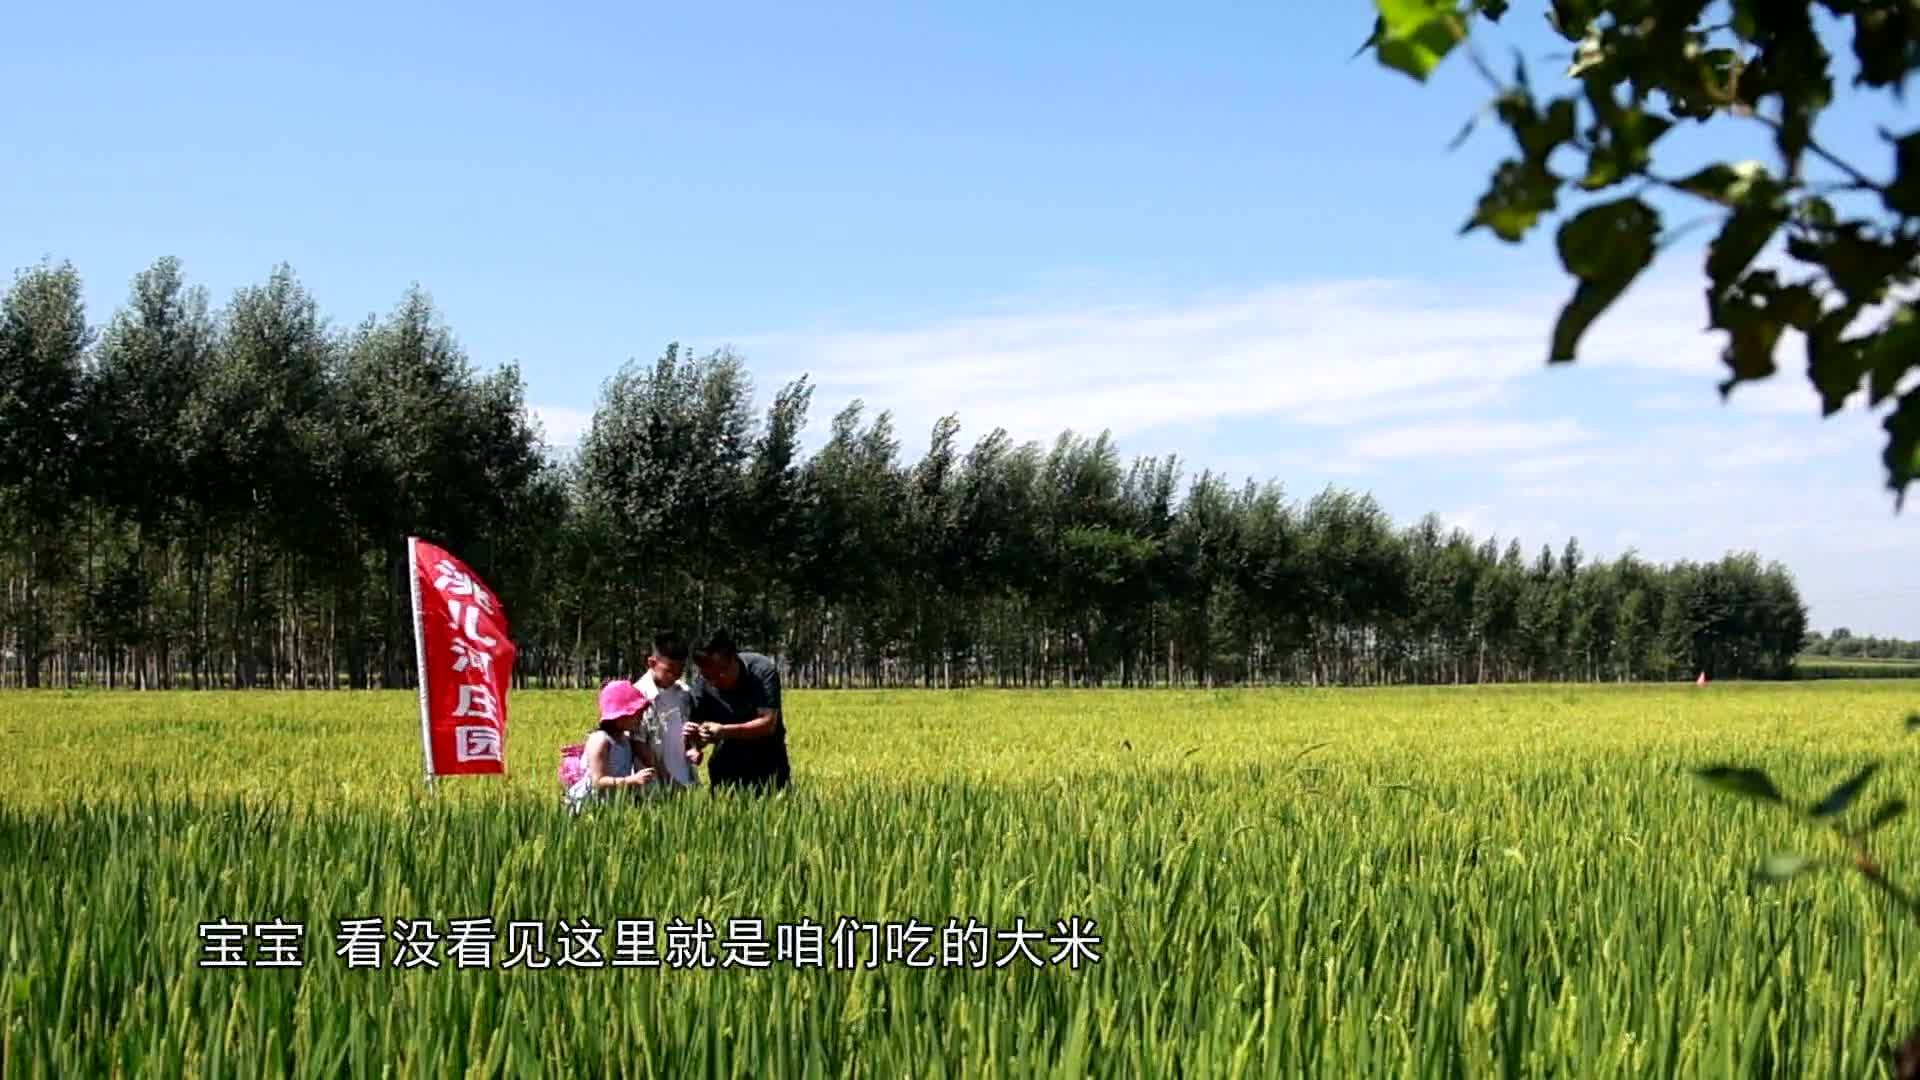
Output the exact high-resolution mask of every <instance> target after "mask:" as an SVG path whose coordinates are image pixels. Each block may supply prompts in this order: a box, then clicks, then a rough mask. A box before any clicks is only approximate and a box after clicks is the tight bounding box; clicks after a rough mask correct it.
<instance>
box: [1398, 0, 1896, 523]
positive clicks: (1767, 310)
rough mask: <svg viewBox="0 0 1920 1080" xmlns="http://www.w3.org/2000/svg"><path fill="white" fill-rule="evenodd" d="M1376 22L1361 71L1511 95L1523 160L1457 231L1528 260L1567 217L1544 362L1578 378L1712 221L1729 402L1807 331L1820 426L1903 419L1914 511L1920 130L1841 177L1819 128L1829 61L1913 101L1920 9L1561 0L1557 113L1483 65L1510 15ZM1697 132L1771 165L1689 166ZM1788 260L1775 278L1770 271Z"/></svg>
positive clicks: (1404, 9) (1496, 0)
mask: <svg viewBox="0 0 1920 1080" xmlns="http://www.w3.org/2000/svg"><path fill="white" fill-rule="evenodd" d="M1375 6H1376V8H1377V9H1378V16H1377V18H1376V21H1375V25H1374V31H1373V35H1372V36H1371V37H1370V38H1369V39H1368V41H1367V45H1366V46H1365V47H1363V49H1362V51H1363V52H1364V51H1365V50H1366V48H1371V49H1372V50H1373V52H1374V55H1375V56H1376V58H1377V59H1378V60H1379V62H1380V63H1382V64H1384V65H1386V66H1387V67H1390V68H1392V69H1394V70H1396V71H1399V72H1403V73H1405V74H1406V75H1408V76H1410V77H1412V78H1414V79H1417V80H1422V81H1424V80H1425V79H1426V78H1427V77H1428V76H1429V75H1430V74H1431V73H1432V72H1433V70H1434V69H1435V67H1436V66H1437V65H1438V64H1439V63H1440V62H1441V61H1442V60H1443V59H1444V58H1445V57H1446V56H1447V55H1448V54H1449V53H1451V52H1453V51H1455V50H1456V49H1463V50H1464V51H1466V52H1467V53H1468V54H1469V57H1470V59H1471V60H1472V62H1473V63H1474V64H1475V65H1476V66H1477V67H1478V68H1479V69H1480V71H1481V72H1482V73H1483V74H1484V75H1485V76H1486V78H1487V79H1488V80H1489V81H1490V82H1491V83H1493V84H1494V86H1495V88H1496V96H1495V98H1494V100H1493V101H1492V102H1491V103H1490V104H1489V106H1488V109H1487V110H1486V111H1487V112H1489V113H1491V114H1492V115H1493V116H1495V117H1497V118H1498V120H1499V122H1500V123H1501V124H1502V125H1503V126H1505V128H1506V129H1507V130H1508V131H1509V132H1511V134H1512V135H1513V138H1514V142H1515V149H1514V153H1513V155H1512V156H1511V157H1509V158H1507V159H1506V160H1505V161H1504V162H1503V163H1502V164H1501V165H1500V166H1499V167H1498V169H1497V170H1496V171H1495V172H1494V174H1493V176H1492V179H1491V182H1490V184H1489V186H1488V188H1487V191H1486V194H1485V195H1484V196H1482V198H1481V199H1480V202H1479V205H1478V206H1477V207H1476V208H1475V209H1474V211H1473V213H1472V215H1471V217H1470V218H1469V219H1468V221H1467V223H1466V226H1465V227H1464V229H1463V230H1462V231H1463V232H1472V231H1474V230H1477V229H1485V230H1487V231H1488V232H1490V233H1492V234H1493V235H1495V236H1497V237H1499V238H1500V239H1502V240H1504V241H1508V242H1518V241H1520V240H1521V239H1522V238H1524V237H1525V236H1526V235H1527V234H1528V233H1530V232H1531V231H1532V230H1533V229H1534V228H1536V227H1537V226H1538V225H1539V224H1540V223H1541V221H1542V219H1543V218H1545V217H1547V216H1548V215H1552V214H1554V213H1556V212H1563V218H1562V220H1561V222H1560V224H1559V226H1558V229H1557V232H1556V237H1555V239H1556V243H1557V246H1558V250H1559V254H1560V261H1561V264H1562V265H1563V266H1564V268H1565V269H1566V271H1567V273H1568V274H1569V275H1570V276H1571V277H1572V278H1573V280H1574V289H1573V293H1572V295H1571V297H1570V298H1569V299H1568V301H1567V303H1566V305H1565V306H1564V307H1563V308H1562V310H1561V312H1560V316H1559V320H1558V322H1557V324H1556V326H1555V327H1554V331H1553V335H1552V342H1551V345H1550V348H1549V352H1548V359H1549V360H1550V362H1552V363H1565V362H1570V361H1572V360H1574V359H1575V357H1576V356H1577V354H1578V351H1579V344H1580V339H1581V337H1582V336H1583V335H1584V334H1585V332H1586V331H1587V329H1588V328H1589V327H1590V326H1591V325H1592V324H1593V323H1594V321H1595V320H1596V319H1597V318H1599V317H1600V316H1601V315H1602V314H1603V313H1604V312H1605V311H1606V310H1607V309H1608V307H1609V306H1611V305H1612V304H1613V303H1614V301H1616V300H1617V299H1619V297H1620V296H1621V294H1622V293H1623V292H1625V291H1626V289H1627V288H1628V286H1630V285H1631V284H1632V283H1633V282H1634V280H1635V279H1637V278H1638V277H1639V276H1640V275H1642V274H1643V273H1644V272H1645V271H1646V269H1647V267H1648V266H1649V265H1650V264H1651V263H1652V261H1653V259H1654V258H1655V256H1656V254H1657V253H1658V252H1659V251H1660V250H1661V248H1662V247H1664V246H1665V245H1666V244H1667V243H1668V242H1669V241H1670V240H1671V239H1672V238H1673V237H1674V236H1675V235H1677V233H1678V232H1679V229H1676V228H1669V222H1670V220H1671V219H1672V217H1673V213H1672V211H1673V209H1674V208H1676V207H1683V208H1686V209H1701V208H1704V209H1706V210H1708V211H1709V212H1710V214H1711V215H1713V217H1714V218H1716V219H1717V233H1716V234H1715V236H1714V238H1713V241H1712V244H1711V246H1710V247H1709V249H1708V253H1707V255H1706V259H1705V265H1704V267H1703V270H1704V272H1705V277H1706V316H1707V323H1708V325H1709V326H1710V327H1712V328H1713V329H1714V330H1715V331H1718V332H1719V333H1720V334H1721V335H1723V338H1724V343H1725V344H1724V350H1723V361H1724V363H1725V365H1726V367H1727V369H1728V374H1727V377H1726V379H1725V381H1724V382H1723V383H1722V384H1721V393H1722V395H1723V396H1724V395H1726V394H1728V393H1730V392H1731V391H1732V389H1733V388H1734V387H1735V386H1737V385H1739V384H1741V383H1744V382H1750V381H1754V380H1759V379H1765V378H1768V377H1771V376H1772V375H1773V374H1774V373H1775V370H1776V362H1775V355H1776V350H1777V346H1778V345H1779V344H1780V342H1781V339H1782V336H1783V335H1784V334H1785V333H1786V332H1787V331H1789V330H1792V331H1797V332H1798V333H1799V334H1800V335H1802V336H1803V337H1804V340H1805V343H1806V365H1807V375H1808V378H1809V380H1810V381H1811V382H1812V384H1813V387H1814V390H1815V393H1816V394H1817V396H1818V399H1819V401H1820V408H1821V410H1822V412H1823V415H1829V416H1830V415H1832V414H1834V413H1836V412H1838V411H1840V410H1841V409H1843V408H1845V407H1846V406H1847V404H1848V402H1849V401H1850V400H1851V399H1853V398H1854V397H1855V395H1858V394H1862V393H1864V395H1865V401H1866V405H1867V407H1868V408H1870V409H1875V408H1880V407H1881V406H1883V405H1887V404H1889V403H1891V404H1892V405H1893V408H1892V409H1891V410H1890V411H1889V412H1888V414H1887V416H1886V418H1885V421H1884V426H1885V429H1886V444H1885V449H1884V452H1883V462H1884V465H1885V471H1886V480H1887V484H1888V486H1889V488H1891V489H1892V490H1893V491H1894V492H1895V496H1896V506H1898V505H1900V504H1902V503H1904V499H1905V493H1906V489H1907V486H1908V484H1910V483H1911V482H1912V481H1913V480H1914V478H1915V477H1916V476H1920V384H1916V383H1913V382H1911V381H1910V380H1908V379H1907V376H1908V375H1909V374H1910V373H1911V372H1912V371H1913V370H1914V368H1915V367H1916V366H1920V350H1916V348H1915V344H1916V342H1917V341H1920V318H1917V317H1916V312H1915V310H1914V297H1915V294H1914V291H1913V288H1912V286H1913V285H1914V282H1915V277H1916V274H1915V266H1916V259H1917V258H1920V129H1914V130H1909V131H1905V132H1898V131H1891V130H1887V129H1885V128H1882V129H1881V139H1882V141H1883V146H1882V148H1881V150H1880V153H1879V155H1878V158H1879V160H1874V161H1847V160H1844V159H1843V158H1842V157H1840V156H1839V155H1838V154H1835V153H1833V152H1832V151H1831V150H1829V149H1828V148H1827V146H1826V145H1824V144H1823V143H1822V142H1821V141H1820V133H1819V130H1818V127H1819V122H1820V120H1821V119H1822V116H1823V114H1825V113H1826V111H1827V110H1828V109H1829V108H1830V107H1831V106H1832V105H1833V104H1834V103H1835V100H1836V97H1837V95H1838V94H1839V93H1840V89H1839V87H1838V86H1837V85H1836V62H1837V60H1839V59H1840V58H1837V57H1836V56H1835V55H1834V54H1833V52H1832V51H1830V43H1841V44H1840V47H1841V48H1843V49H1846V50H1847V51H1849V52H1850V53H1851V62H1852V67H1853V69H1854V74H1853V77H1852V79H1851V86H1850V89H1851V90H1852V91H1854V92H1855V93H1856V94H1863V95H1864V94H1867V93H1870V92H1878V93H1884V94H1888V95H1890V96H1891V97H1892V98H1893V99H1894V100H1895V101H1896V102H1903V101H1904V91H1905V87H1906V83H1907V78H1908V75H1909V74H1910V73H1911V72H1912V71H1913V70H1914V68H1915V67H1916V66H1920V9H1916V8H1915V6H1914V5H1913V4H1912V3H1911V0H1817V2H1807V3H1791V2H1781V3H1761V2H1758V0H1731V2H1717V3H1709V2H1706V0H1681V2H1672V3H1653V2H1651V0H1553V2H1552V3H1551V4H1549V5H1546V11H1545V15H1546V18H1547V21H1548V23H1549V24H1550V25H1551V26H1552V28H1553V30H1554V32H1555V33H1557V34H1558V35H1559V36H1560V37H1561V38H1562V39H1564V40H1565V41H1566V42H1567V43H1568V44H1569V45H1571V46H1572V62H1571V64H1570V65H1568V66H1567V67H1566V69H1565V81H1564V82H1563V83H1562V84H1561V85H1560V89H1561V90H1563V92H1560V93H1556V94H1549V93H1547V92H1546V91H1545V90H1544V89H1543V90H1536V89H1535V88H1534V87H1533V86H1532V85H1531V83H1530V82H1529V80H1528V77H1527V72H1526V68H1525V65H1524V63H1523V64H1522V65H1521V67H1520V69H1519V71H1518V72H1517V73H1516V76H1515V79H1514V80H1513V82H1511V83H1506V82H1504V81H1502V80H1501V79H1500V78H1499V77H1498V76H1497V75H1496V74H1495V73H1494V72H1493V70H1492V69H1491V68H1490V67H1489V66H1488V65H1487V63H1486V62H1485V60H1484V59H1483V58H1482V57H1481V56H1480V55H1479V52H1478V50H1477V49H1475V47H1474V41H1473V36H1472V35H1473V32H1474V27H1475V24H1476V23H1479V22H1485V23H1498V22H1500V21H1501V20H1502V19H1503V18H1504V17H1505V16H1506V15H1507V14H1508V13H1509V9H1510V8H1512V7H1514V5H1511V4H1509V3H1508V2H1507V0H1376V4H1375ZM1527 7H1528V8H1532V7H1533V5H1527ZM1823 27H1824V28H1826V29H1827V30H1828V33H1826V34H1825V35H1823V33H1822V29H1823ZM1471 126H1472V125H1471V124H1469V130H1470V129H1471ZM1703 126H1711V127H1713V128H1715V129H1716V130H1717V129H1718V128H1720V127H1740V126H1748V127H1751V128H1755V129H1756V130H1759V131H1763V132H1764V133H1766V134H1767V135H1768V136H1769V139H1770V142H1771V145H1772V147H1773V151H1774V160H1772V161H1770V162H1768V161H1758V160H1718V161H1708V162H1705V163H1704V164H1702V163H1699V162H1695V161H1693V160H1692V159H1690V158H1688V157H1687V147H1686V145H1685V143H1684V136H1683V135H1676V134H1675V132H1676V131H1684V130H1685V129H1687V128H1689V127H1692V128H1699V127H1703ZM1465 135H1466V133H1465V132H1463V133H1462V137H1463V138H1464V137H1465ZM1676 161H1685V162H1687V164H1685V165H1678V166H1676V165H1674V164H1673V163H1674V162H1676ZM1576 205H1577V207H1578V208H1577V209H1576V208H1575V206H1576ZM1663 206H1665V207H1667V208H1668V210H1667V211H1666V212H1663V211H1662V209H1661V208H1662V207H1663ZM1689 216H1690V215H1689ZM1776 244H1777V245H1779V247H1780V249H1781V254H1782V265H1780V266H1767V265H1764V264H1763V260H1762V258H1761V256H1762V254H1763V252H1764V251H1766V249H1768V248H1769V247H1772V246H1774V245H1776Z"/></svg>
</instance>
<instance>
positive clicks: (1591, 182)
mask: <svg viewBox="0 0 1920 1080" xmlns="http://www.w3.org/2000/svg"><path fill="white" fill-rule="evenodd" d="M1672 127H1673V121H1671V120H1669V119H1667V118H1666V117H1664V116H1655V115H1654V114H1652V113H1649V112H1647V111H1645V110H1643V109H1642V108H1640V106H1638V105H1635V106H1632V107H1630V108H1625V109H1621V110H1619V111H1618V112H1616V113H1614V114H1613V115H1612V116H1611V117H1609V118H1607V120H1606V128H1605V130H1606V132H1607V141H1606V142H1605V143H1604V144H1602V145H1601V146H1599V147H1596V148H1595V149H1594V152H1593V154H1592V156H1591V157H1590V158H1589V163H1588V168H1587V180H1586V186H1587V188H1588V190H1597V189H1598V188H1602V187H1605V186H1607V185H1608V184H1612V183H1615V182H1616V181H1618V180H1620V179H1621V178H1623V177H1627V176H1636V175H1638V174H1639V173H1641V172H1643V171H1645V169H1646V167H1647V165H1648V164H1649V163H1650V162H1651V161H1652V160H1653V154H1652V148H1653V144H1654V143H1655V142H1657V141H1659V139H1660V136H1662V135H1665V134H1666V133H1667V132H1668V131H1669V130H1671V129H1672Z"/></svg>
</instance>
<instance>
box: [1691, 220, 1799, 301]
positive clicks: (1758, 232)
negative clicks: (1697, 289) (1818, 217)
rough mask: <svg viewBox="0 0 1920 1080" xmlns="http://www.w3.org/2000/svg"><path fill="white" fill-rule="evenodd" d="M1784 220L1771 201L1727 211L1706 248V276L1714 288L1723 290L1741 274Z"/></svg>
mask: <svg viewBox="0 0 1920 1080" xmlns="http://www.w3.org/2000/svg"><path fill="white" fill-rule="evenodd" d="M1785 220H1786V213H1785V212H1784V211H1783V210H1781V209H1780V208H1779V207H1777V206H1774V205H1771V204H1763V205H1759V206H1755V205H1754V204H1752V203H1748V204H1746V205H1743V206H1741V207H1740V208H1739V209H1736V210H1735V211H1734V212H1733V213H1731V214H1728V215H1727V220H1726V223H1725V224H1723V225H1722V226H1721V227H1720V233H1719V235H1718V236H1716V237H1714V240H1713V243H1712V244H1711V245H1710V246H1709V247H1708V248H1707V277H1708V279H1710V280H1711V281H1712V282H1713V287H1714V289H1716V290H1721V291H1724V290H1725V289H1727V288H1728V287H1729V286H1731V285H1732V284H1733V282H1734V281H1735V280H1737V279H1738V278H1739V277H1740V275H1741V274H1742V273H1745V272H1746V269H1747V265H1748V264H1749V263H1751V262H1753V259H1754V256H1756V255H1758V254H1760V249H1762V248H1764V247H1766V246H1767V241H1769V240H1771V239H1773V234H1774V231H1775V230H1776V229H1778V228H1779V227H1780V225H1781V223H1782V222H1783V221H1785Z"/></svg>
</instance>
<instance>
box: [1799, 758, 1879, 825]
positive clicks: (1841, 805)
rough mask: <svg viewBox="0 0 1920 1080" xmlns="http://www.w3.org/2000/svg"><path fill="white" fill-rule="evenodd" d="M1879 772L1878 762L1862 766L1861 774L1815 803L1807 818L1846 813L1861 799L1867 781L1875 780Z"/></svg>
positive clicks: (1855, 774)
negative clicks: (1854, 802) (1848, 808)
mask: <svg viewBox="0 0 1920 1080" xmlns="http://www.w3.org/2000/svg"><path fill="white" fill-rule="evenodd" d="M1879 771H1880V763H1879V762H1877V761H1874V762H1869V763H1868V764H1866V765H1864V766H1862V767H1861V769H1860V771H1859V772H1857V773H1854V774H1853V775H1852V776H1850V777H1848V778H1847V779H1846V780H1843V781H1841V782H1840V784H1839V785H1837V786H1836V787H1835V788H1834V789H1833V790H1832V791H1829V792H1827V794H1826V797H1825V798H1822V799H1821V800H1820V801H1819V802H1817V803H1815V804H1814V805H1813V809H1811V810H1809V811H1807V816H1808V817H1815V818H1827V817H1833V816H1834V815H1836V814H1840V813H1842V812H1844V811H1845V810H1846V808H1847V807H1849V806H1852V805H1853V800H1855V799H1857V798H1859V797H1860V791H1861V789H1863V788H1865V787H1866V786H1867V781H1869V780H1871V779H1873V774H1874V773H1877V772H1879Z"/></svg>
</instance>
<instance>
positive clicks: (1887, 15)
mask: <svg viewBox="0 0 1920 1080" xmlns="http://www.w3.org/2000/svg"><path fill="white" fill-rule="evenodd" d="M1916 22H1920V18H1916V16H1915V13H1914V11H1913V8H1912V5H1910V4H1868V5H1861V6H1860V7H1858V8H1856V9H1855V10H1854V12H1853V55H1854V56H1855V57H1856V58H1857V59H1858V60H1859V61H1860V73H1859V75H1857V76H1855V79H1854V81H1855V82H1856V83H1858V84H1859V85H1861V86H1872V87H1883V86H1893V87H1896V88H1897V89H1904V87H1905V83H1906V79H1907V73H1908V72H1910V71H1912V70H1913V69H1914V68H1915V67H1920V43H1916V38H1920V26H1917V25H1916Z"/></svg>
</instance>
